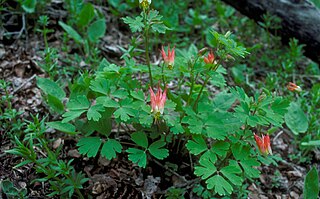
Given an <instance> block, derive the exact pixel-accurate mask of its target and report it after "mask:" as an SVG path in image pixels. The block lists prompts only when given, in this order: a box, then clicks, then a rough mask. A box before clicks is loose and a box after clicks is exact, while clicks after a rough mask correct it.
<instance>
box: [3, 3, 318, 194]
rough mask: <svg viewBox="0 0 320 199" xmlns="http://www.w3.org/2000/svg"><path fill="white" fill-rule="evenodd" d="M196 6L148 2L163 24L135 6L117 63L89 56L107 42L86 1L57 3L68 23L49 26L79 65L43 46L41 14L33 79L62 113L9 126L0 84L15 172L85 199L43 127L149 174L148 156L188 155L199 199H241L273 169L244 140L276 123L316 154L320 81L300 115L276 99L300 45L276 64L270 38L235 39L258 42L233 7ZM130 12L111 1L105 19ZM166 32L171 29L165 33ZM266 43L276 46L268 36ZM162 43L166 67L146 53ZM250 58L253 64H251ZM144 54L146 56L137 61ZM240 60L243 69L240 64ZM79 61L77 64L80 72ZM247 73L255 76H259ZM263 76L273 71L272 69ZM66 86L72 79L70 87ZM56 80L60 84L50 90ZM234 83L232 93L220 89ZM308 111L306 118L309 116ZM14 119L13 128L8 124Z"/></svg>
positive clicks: (7, 98) (272, 23)
mask: <svg viewBox="0 0 320 199" xmlns="http://www.w3.org/2000/svg"><path fill="white" fill-rule="evenodd" d="M36 2H37V1H24V3H25V5H26V8H24V7H23V6H22V8H23V9H24V10H25V11H26V12H34V8H35V6H36ZM199 2H200V1H199ZM199 2H192V3H194V4H195V6H194V8H189V7H190V5H189V3H190V2H189V1H181V0H179V1H177V2H174V3H170V2H162V1H157V2H152V5H154V6H152V7H154V8H159V10H161V13H162V14H163V16H162V15H160V12H159V11H157V10H155V9H149V8H144V9H143V11H142V12H141V13H140V14H139V15H138V16H134V15H132V16H123V17H122V20H123V22H124V23H125V24H128V26H129V28H130V30H131V32H132V33H134V34H133V36H132V40H131V43H130V44H129V45H128V47H127V49H124V48H123V47H119V48H120V49H121V51H122V52H123V55H122V56H121V58H120V59H121V60H120V62H117V63H111V61H108V60H107V59H106V58H104V59H101V57H99V56H100V54H99V49H101V48H99V49H98V44H99V40H100V39H101V38H102V37H103V36H104V35H105V33H106V30H107V24H106V20H105V19H104V17H103V14H102V13H100V10H99V9H96V6H95V5H93V4H92V3H88V2H84V1H81V0H67V1H66V2H65V4H64V6H65V7H66V9H67V10H68V19H67V20H66V21H64V22H63V21H59V22H58V24H59V25H60V26H61V28H62V29H63V31H65V34H64V37H63V39H64V44H65V45H64V46H63V47H62V48H63V49H64V51H65V52H68V53H71V52H74V50H73V48H74V46H72V47H69V44H73V43H72V42H68V40H69V39H72V40H74V42H75V45H76V47H78V48H80V49H79V52H80V53H81V55H80V56H78V55H76V54H72V55H68V53H65V54H67V55H65V56H67V58H66V59H65V60H61V59H62V58H61V57H60V53H59V52H60V49H55V48H50V47H49V46H48V43H47V42H48V41H47V33H49V32H51V30H49V29H47V28H48V27H49V23H50V19H49V18H48V17H46V16H41V17H40V18H39V20H38V23H39V25H40V26H42V27H40V28H39V30H38V31H39V32H41V33H42V34H43V39H44V41H45V43H46V44H45V51H44V54H43V57H44V60H43V61H42V62H41V63H39V65H40V66H41V68H42V69H44V71H45V72H46V73H48V75H49V77H50V78H51V79H45V78H37V85H38V87H39V88H40V89H41V90H42V91H43V93H44V94H45V99H46V101H47V104H48V106H49V107H50V108H51V109H52V110H53V111H55V112H56V113H58V114H59V115H54V118H55V119H54V120H55V121H49V122H45V120H48V118H51V117H48V118H43V119H42V120H40V119H38V116H35V117H32V118H33V121H26V123H25V124H24V123H22V122H20V123H18V118H19V115H20V114H21V113H19V112H18V111H16V110H15V109H12V104H11V99H12V98H13V96H11V95H10V93H9V92H8V91H6V90H7V89H6V85H5V82H1V83H2V87H3V88H2V89H3V90H4V95H3V97H2V98H1V103H3V104H5V105H4V106H2V105H1V107H0V108H1V109H0V111H1V112H0V113H1V114H0V121H1V128H2V129H4V131H5V132H9V133H8V134H12V136H11V137H12V138H13V143H15V145H16V146H15V147H14V148H12V149H10V150H8V151H7V153H10V154H14V155H16V156H20V157H22V158H23V159H24V160H23V161H22V162H20V163H19V164H17V165H16V167H21V166H24V165H26V164H30V163H32V164H33V165H34V167H35V169H36V172H37V173H39V174H41V176H42V178H38V179H35V181H39V182H46V181H48V182H49V184H50V189H51V190H52V193H51V194H49V195H48V196H50V197H53V196H55V195H59V196H57V197H62V198H71V197H75V196H73V195H74V193H76V194H77V195H78V196H77V197H79V198H84V197H81V196H82V194H81V192H80V191H79V190H81V189H83V187H82V186H83V184H84V183H85V182H86V181H87V180H88V179H87V178H85V175H84V174H82V173H81V172H80V173H77V172H76V171H75V169H74V168H73V167H72V165H71V164H72V160H70V161H69V162H65V161H62V160H60V159H59V158H58V157H60V156H59V152H60V150H61V148H62V146H60V147H58V149H54V150H51V149H50V147H49V146H51V144H50V143H49V141H48V138H47V137H46V133H45V132H46V129H47V128H48V127H49V128H53V129H55V130H56V131H58V132H63V133H66V134H68V136H74V140H76V142H77V144H76V145H77V147H78V151H79V153H80V154H81V155H85V156H87V157H88V158H97V157H98V156H102V157H105V158H106V159H108V160H112V159H114V158H116V157H117V155H118V154H119V153H127V154H128V159H129V160H130V161H132V162H133V163H134V164H136V165H138V166H139V167H143V168H146V167H147V164H148V162H150V161H153V160H154V159H159V160H162V161H160V162H163V161H167V160H165V158H167V157H168V156H169V155H171V153H172V152H173V151H177V152H179V153H178V154H174V155H176V156H182V157H179V158H186V157H187V155H190V156H193V157H190V156H189V157H187V158H188V159H190V160H192V162H191V164H194V167H191V168H194V171H193V172H194V174H195V176H197V177H198V181H197V182H196V183H195V186H194V189H193V191H194V193H196V194H197V195H198V196H199V197H201V198H215V197H225V198H229V197H233V196H234V195H232V194H237V195H238V196H239V197H247V195H246V194H247V192H246V188H247V183H246V182H248V181H252V180H255V179H257V178H259V176H260V171H259V170H258V169H257V167H259V166H260V165H261V164H271V163H273V164H276V162H275V160H277V157H276V156H270V157H269V156H261V155H260V154H259V152H258V150H257V148H256V145H255V142H254V139H253V133H256V134H259V135H260V134H266V133H268V134H272V133H274V132H277V131H278V130H279V129H281V128H285V127H283V123H284V122H285V123H286V125H287V127H288V128H289V129H290V130H291V131H292V132H293V133H294V134H295V136H305V137H303V139H296V140H301V143H302V144H301V147H305V149H308V150H309V149H310V148H311V147H318V146H319V138H320V137H319V131H318V129H319V128H318V127H319V126H320V124H319V121H318V118H319V112H318V111H317V110H318V108H319V107H318V102H319V96H320V95H319V91H320V89H319V88H320V86H319V84H318V85H317V84H314V86H313V89H312V90H311V91H310V92H309V91H308V92H307V91H306V92H305V93H302V95H301V98H302V96H303V97H305V98H306V99H299V100H298V101H299V104H301V106H300V105H298V103H296V102H294V100H293V98H294V97H298V95H294V94H288V96H287V97H279V96H276V93H280V94H284V95H286V94H287V91H285V90H284V89H283V88H282V87H284V86H283V85H284V82H281V81H282V80H283V81H288V80H291V78H292V77H291V74H292V76H293V75H295V73H296V72H297V71H296V68H295V66H297V65H298V64H300V63H301V62H302V61H301V55H302V53H303V45H300V44H299V43H298V41H297V40H294V39H292V40H290V43H289V48H288V49H287V50H288V52H287V53H286V54H285V55H279V59H277V57H278V52H277V51H276V50H275V48H274V46H272V44H271V43H272V42H271V40H270V37H269V35H265V34H264V35H263V37H265V38H263V40H266V41H268V42H266V43H267V44H266V46H267V47H268V48H270V49H271V50H265V47H264V45H263V44H252V43H250V42H255V40H254V39H251V38H250V39H248V38H246V37H244V36H243V35H240V36H239V34H245V35H256V34H257V33H256V32H249V31H253V30H252V24H251V25H250V23H251V22H248V20H246V19H243V20H238V19H237V18H236V15H234V13H235V10H234V9H232V8H230V7H227V6H225V5H223V4H220V3H217V2H214V3H212V2H210V1H203V2H200V3H199ZM136 4H137V2H133V1H132V2H130V1H118V0H110V1H108V5H109V7H108V11H109V9H110V11H111V12H112V13H114V14H117V15H122V14H124V13H123V12H124V11H125V12H126V13H129V12H130V13H134V10H136V9H132V8H135V6H137V5H136ZM213 4H217V5H213ZM21 5H23V4H21ZM211 8H214V9H215V11H216V12H217V13H216V15H217V16H214V17H213V16H212V15H210V14H209V12H211V11H212V9H211ZM129 9H130V10H129ZM263 19H264V21H263V22H262V23H260V26H262V27H264V28H266V29H267V31H269V30H271V29H275V30H276V29H278V28H279V23H280V21H279V20H278V19H277V18H276V17H274V16H271V15H269V14H266V15H264V17H263ZM181 21H183V23H181ZM216 23H219V30H230V29H231V28H232V26H235V24H231V25H230V24H229V23H236V24H242V25H245V24H247V23H249V25H250V27H248V28H246V30H241V28H240V27H239V29H237V30H236V31H234V32H236V33H237V35H232V34H231V31H226V33H218V32H217V31H216V30H213V29H211V28H208V27H215V26H212V24H216ZM169 27H170V28H169ZM169 30H170V31H171V32H170V33H169V34H165V33H167V32H168V31H169ZM241 32H245V33H241ZM175 33H179V34H175ZM193 33H197V37H196V38H191V37H190V38H189V37H188V38H187V37H180V35H182V36H185V35H192V34H193ZM177 35H179V36H177ZM236 38H237V39H236ZM238 38H241V39H238ZM243 38H244V39H243ZM191 39H195V40H192V41H196V42H191V43H196V45H195V44H191V45H190V40H191ZM245 39H247V40H250V42H249V44H248V45H249V48H248V49H246V48H245V47H244V45H243V44H242V43H246V45H247V43H248V41H245ZM272 39H273V40H277V37H274V38H272ZM236 40H239V41H241V42H242V43H239V42H237V41H236ZM159 41H160V43H159ZM166 43H170V44H171V46H170V47H171V49H172V45H174V46H175V52H176V54H175V55H176V56H175V60H174V65H173V66H172V67H166V65H167V64H166V63H165V64H163V63H161V62H160V63H159V64H158V62H154V59H153V58H152V59H151V54H152V55H155V54H157V52H156V50H155V49H156V48H159V46H161V45H162V46H165V44H166ZM261 43H263V42H261ZM66 44H68V45H66ZM142 44H144V46H142ZM269 45H271V46H269ZM203 46H210V47H211V48H212V53H213V54H214V57H215V58H214V60H213V61H212V63H208V62H207V61H204V60H205V58H207V57H208V52H210V51H211V49H203V50H200V51H199V49H201V48H202V47H203ZM165 48H166V47H165ZM71 49H72V50H71ZM103 50H104V49H103ZM167 50H168V49H167V48H166V49H165V53H167ZM249 52H250V53H251V56H248V55H250V53H249ZM257 52H258V53H257ZM143 55H144V56H145V57H144V58H142V57H141V56H143ZM245 57H246V59H245V60H244V59H242V58H245ZM63 59H64V58H63ZM69 59H70V60H69ZM58 60H59V61H58ZM74 60H77V62H75V61H74ZM144 60H145V62H144ZM61 61H62V62H63V63H64V64H65V63H66V64H70V65H76V66H77V67H68V68H73V70H74V72H78V71H79V73H80V75H79V76H77V75H76V74H75V73H72V74H68V73H67V72H65V74H64V75H63V76H61V74H60V73H61V68H62V67H59V64H60V62H61ZM165 61H167V60H165ZM79 63H85V66H83V65H82V64H79ZM119 63H121V65H120V64H119ZM78 65H81V66H80V67H78ZM254 65H257V66H259V67H261V70H260V69H259V70H257V68H255V67H256V66H254ZM88 66H90V68H88ZM63 68H67V67H63ZM275 68H276V69H275ZM315 68H317V67H314V66H310V67H309V70H312V71H313V72H314V71H316V69H315ZM272 69H275V72H271V71H269V70H272ZM63 70H65V71H66V69H63ZM261 71H262V72H261ZM256 73H257V74H259V75H256ZM260 73H261V74H262V76H261V77H262V79H264V77H265V78H266V81H265V83H264V82H255V81H252V79H253V78H255V77H260ZM228 74H232V76H233V77H234V82H230V80H231V79H230V78H226V79H225V76H226V75H228ZM71 77H74V79H72V80H69V78H71ZM146 77H147V78H146ZM56 78H58V80H57V81H54V79H56ZM65 78H67V80H68V81H67V84H68V85H65V84H61V83H62V82H66V81H64V80H65ZM256 79H257V78H255V79H254V80H256ZM292 79H295V78H292ZM297 79H299V78H297ZM231 81H232V80H231ZM157 83H158V85H159V88H161V89H162V90H164V89H165V88H166V89H167V93H166V94H167V100H166V103H165V106H164V111H163V113H159V112H156V111H155V110H153V112H151V109H152V107H151V106H150V103H151V102H150V101H151V99H150V93H149V91H148V89H149V88H151V89H157V88H156V86H155V85H156V84H157ZM234 83H235V86H233V87H228V85H234ZM237 84H238V85H237ZM239 85H241V87H239ZM275 85H279V87H276V86H275ZM303 92H304V91H303ZM309 99H312V100H309ZM308 100H309V101H308ZM64 101H65V102H66V104H64ZM290 102H291V103H290ZM306 102H308V103H306ZM157 108H159V107H157ZM305 112H311V113H312V114H310V115H308V117H306V115H305V114H304V113H305ZM60 115H61V116H62V117H59V116H60ZM57 116H58V117H57ZM56 118H59V119H60V120H59V119H58V120H57V119H56ZM12 122H14V123H15V124H16V125H17V126H13V125H12V124H11V123H12ZM45 124H46V125H45ZM22 127H23V128H22ZM21 128H22V129H23V130H24V128H25V129H26V130H24V132H23V133H25V134H26V135H23V134H21V132H19V130H20V129H21ZM2 129H1V131H2ZM305 132H308V133H305ZM309 132H318V133H310V134H309ZM302 133H305V134H302ZM6 134H7V133H6ZM13 135H17V136H16V137H15V136H13ZM128 135H129V136H128ZM21 140H22V141H21ZM35 149H36V150H38V149H39V150H41V151H44V152H45V153H46V154H47V156H45V157H39V155H38V153H37V151H35ZM169 152H170V153H169ZM188 153H189V154H188ZM166 164H167V163H166ZM310 173H311V171H310V172H309V174H308V176H307V178H308V179H309V178H310V180H308V181H310V182H311V181H314V175H313V174H312V176H313V177H310V176H311V174H310ZM313 173H314V172H313ZM200 180H203V181H204V182H205V183H202V185H205V187H203V186H201V185H200ZM198 182H199V183H198ZM306 182H307V180H306ZM9 185H10V184H9ZM307 185H308V187H307V188H305V190H306V191H305V194H309V195H308V196H310V194H311V195H312V194H314V193H315V191H313V192H312V191H310V190H315V188H314V187H313V188H311V189H309V187H312V184H311V185H310V184H308V183H305V186H307ZM9 187H10V186H9ZM11 187H13V186H11ZM12 190H14V188H12ZM186 191H187V190H184V189H181V188H174V187H172V188H170V189H169V190H168V192H167V193H166V197H167V198H183V197H184V194H185V192H186ZM13 192H14V191H13ZM88 197H89V196H88ZM310 197H311V196H310Z"/></svg>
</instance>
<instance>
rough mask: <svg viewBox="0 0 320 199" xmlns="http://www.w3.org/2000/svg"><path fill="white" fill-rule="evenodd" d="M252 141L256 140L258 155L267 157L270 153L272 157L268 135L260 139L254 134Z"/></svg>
mask: <svg viewBox="0 0 320 199" xmlns="http://www.w3.org/2000/svg"><path fill="white" fill-rule="evenodd" d="M254 139H255V140H256V143H257V145H258V148H259V151H260V153H262V154H263V155H268V154H269V153H270V154H271V155H272V150H271V146H270V137H269V135H268V134H267V135H262V138H260V137H259V136H257V135H256V134H254Z"/></svg>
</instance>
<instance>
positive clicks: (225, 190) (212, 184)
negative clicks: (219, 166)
mask: <svg viewBox="0 0 320 199" xmlns="http://www.w3.org/2000/svg"><path fill="white" fill-rule="evenodd" d="M206 183H207V188H208V189H213V188H214V191H215V192H217V193H218V194H219V195H220V196H225V195H227V194H231V193H232V191H233V188H232V186H231V184H230V183H229V182H228V181H226V180H225V179H224V178H223V177H222V176H220V175H215V176H213V177H211V178H209V179H208V180H206Z"/></svg>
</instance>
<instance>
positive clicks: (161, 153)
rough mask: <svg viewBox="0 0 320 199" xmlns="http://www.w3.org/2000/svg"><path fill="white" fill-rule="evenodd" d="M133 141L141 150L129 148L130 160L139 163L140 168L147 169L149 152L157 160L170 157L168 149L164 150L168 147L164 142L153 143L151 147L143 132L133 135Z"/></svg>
mask: <svg viewBox="0 0 320 199" xmlns="http://www.w3.org/2000/svg"><path fill="white" fill-rule="evenodd" d="M131 138H132V141H134V142H135V143H136V144H137V145H138V146H139V147H142V148H143V150H141V149H136V148H129V149H127V152H128V153H129V155H128V156H129V160H131V161H132V162H134V163H137V164H138V166H140V167H144V168H145V167H146V165H147V151H149V152H150V154H151V155H152V156H154V157H155V158H157V159H160V160H162V159H164V158H166V157H167V156H168V155H169V151H168V149H164V148H162V147H163V146H165V145H166V143H165V142H164V141H161V140H158V141H155V142H153V143H152V144H151V145H150V146H149V144H148V138H147V136H146V134H145V133H143V132H136V133H133V134H132V135H131Z"/></svg>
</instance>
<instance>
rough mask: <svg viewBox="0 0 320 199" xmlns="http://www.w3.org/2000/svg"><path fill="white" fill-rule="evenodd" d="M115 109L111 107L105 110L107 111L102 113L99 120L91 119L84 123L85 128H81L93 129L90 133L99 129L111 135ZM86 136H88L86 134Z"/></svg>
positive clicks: (106, 134)
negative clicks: (112, 117)
mask: <svg viewBox="0 0 320 199" xmlns="http://www.w3.org/2000/svg"><path fill="white" fill-rule="evenodd" d="M112 113H113V110H112V109H111V108H108V109H106V110H105V112H103V113H101V115H102V117H101V118H100V119H99V120H98V121H94V120H89V121H88V123H87V124H84V125H85V126H84V128H81V130H84V129H86V128H88V129H92V130H90V131H89V132H88V133H89V134H90V133H92V132H93V131H97V132H99V133H100V134H102V135H105V136H107V137H108V136H109V135H110V133H111V129H112V119H111V116H112ZM91 131H92V132H91ZM86 136H88V135H87V134H86Z"/></svg>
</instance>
